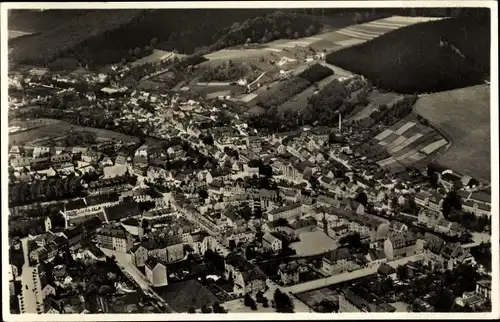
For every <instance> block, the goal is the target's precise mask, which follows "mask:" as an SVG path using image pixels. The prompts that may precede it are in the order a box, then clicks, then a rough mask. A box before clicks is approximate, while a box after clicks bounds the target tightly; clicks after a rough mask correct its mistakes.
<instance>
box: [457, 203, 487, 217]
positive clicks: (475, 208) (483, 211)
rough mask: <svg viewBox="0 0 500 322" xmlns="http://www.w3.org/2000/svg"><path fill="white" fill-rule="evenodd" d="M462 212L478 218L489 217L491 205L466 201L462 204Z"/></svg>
mask: <svg viewBox="0 0 500 322" xmlns="http://www.w3.org/2000/svg"><path fill="white" fill-rule="evenodd" d="M462 210H464V211H467V212H470V213H473V214H474V215H476V216H478V217H483V216H484V217H491V205H490V204H486V203H481V202H474V201H472V200H466V201H465V202H463V203H462Z"/></svg>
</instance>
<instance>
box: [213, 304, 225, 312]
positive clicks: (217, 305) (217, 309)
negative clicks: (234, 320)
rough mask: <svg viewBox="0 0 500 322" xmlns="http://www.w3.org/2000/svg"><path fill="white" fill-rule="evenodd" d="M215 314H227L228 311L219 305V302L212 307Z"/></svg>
mask: <svg viewBox="0 0 500 322" xmlns="http://www.w3.org/2000/svg"><path fill="white" fill-rule="evenodd" d="M212 309H213V311H214V313H227V311H226V310H225V309H224V308H223V307H222V306H221V305H220V304H219V302H215V303H214V305H213V306H212Z"/></svg>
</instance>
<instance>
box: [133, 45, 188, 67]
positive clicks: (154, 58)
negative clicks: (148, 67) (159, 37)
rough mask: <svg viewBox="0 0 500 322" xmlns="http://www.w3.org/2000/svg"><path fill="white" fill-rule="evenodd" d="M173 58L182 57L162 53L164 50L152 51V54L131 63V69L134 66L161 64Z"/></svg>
mask: <svg viewBox="0 0 500 322" xmlns="http://www.w3.org/2000/svg"><path fill="white" fill-rule="evenodd" d="M174 56H177V57H179V58H181V57H183V56H184V55H181V54H176V53H173V52H168V51H164V50H159V49H154V50H153V53H152V54H151V55H148V56H144V57H142V58H140V59H138V60H136V61H134V62H132V63H131V65H132V66H133V67H135V66H139V65H144V64H150V63H152V64H156V63H159V62H161V61H162V60H165V59H168V58H172V57H174Z"/></svg>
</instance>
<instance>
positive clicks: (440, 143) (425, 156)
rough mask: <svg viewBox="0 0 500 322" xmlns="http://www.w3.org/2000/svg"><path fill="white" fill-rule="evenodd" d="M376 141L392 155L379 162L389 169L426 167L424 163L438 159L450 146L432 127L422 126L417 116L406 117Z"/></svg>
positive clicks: (377, 136) (377, 137)
mask: <svg viewBox="0 0 500 322" xmlns="http://www.w3.org/2000/svg"><path fill="white" fill-rule="evenodd" d="M374 139H375V141H377V144H378V145H379V146H382V147H384V149H385V150H386V151H387V152H388V153H389V154H390V155H391V156H390V157H389V158H386V159H383V160H378V162H377V163H378V164H379V165H380V166H381V167H388V168H393V167H401V166H410V165H412V166H415V167H424V166H425V165H426V164H425V163H424V162H423V161H427V160H429V159H433V158H435V157H437V156H438V155H439V153H441V152H442V151H443V150H444V149H446V148H447V146H448V142H447V141H446V139H444V138H443V137H442V136H441V135H440V134H439V133H438V132H436V131H434V130H433V129H432V127H429V126H426V125H423V124H421V123H420V122H419V121H418V119H417V116H416V115H415V114H410V115H408V116H406V117H404V118H403V119H402V120H400V121H399V122H397V123H395V124H394V125H392V126H391V127H390V128H388V129H386V130H384V131H382V132H380V133H379V134H378V135H376V136H375V138H374Z"/></svg>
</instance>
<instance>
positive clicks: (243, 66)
mask: <svg viewBox="0 0 500 322" xmlns="http://www.w3.org/2000/svg"><path fill="white" fill-rule="evenodd" d="M256 70H257V68H256V67H255V66H252V65H250V64H247V63H245V62H238V63H234V62H233V61H232V60H228V61H225V62H224V63H222V64H220V65H217V66H206V67H205V68H203V69H201V71H200V73H201V76H200V80H201V81H204V82H211V81H237V80H239V79H242V78H247V77H248V76H250V75H251V74H252V73H255V71H256Z"/></svg>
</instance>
